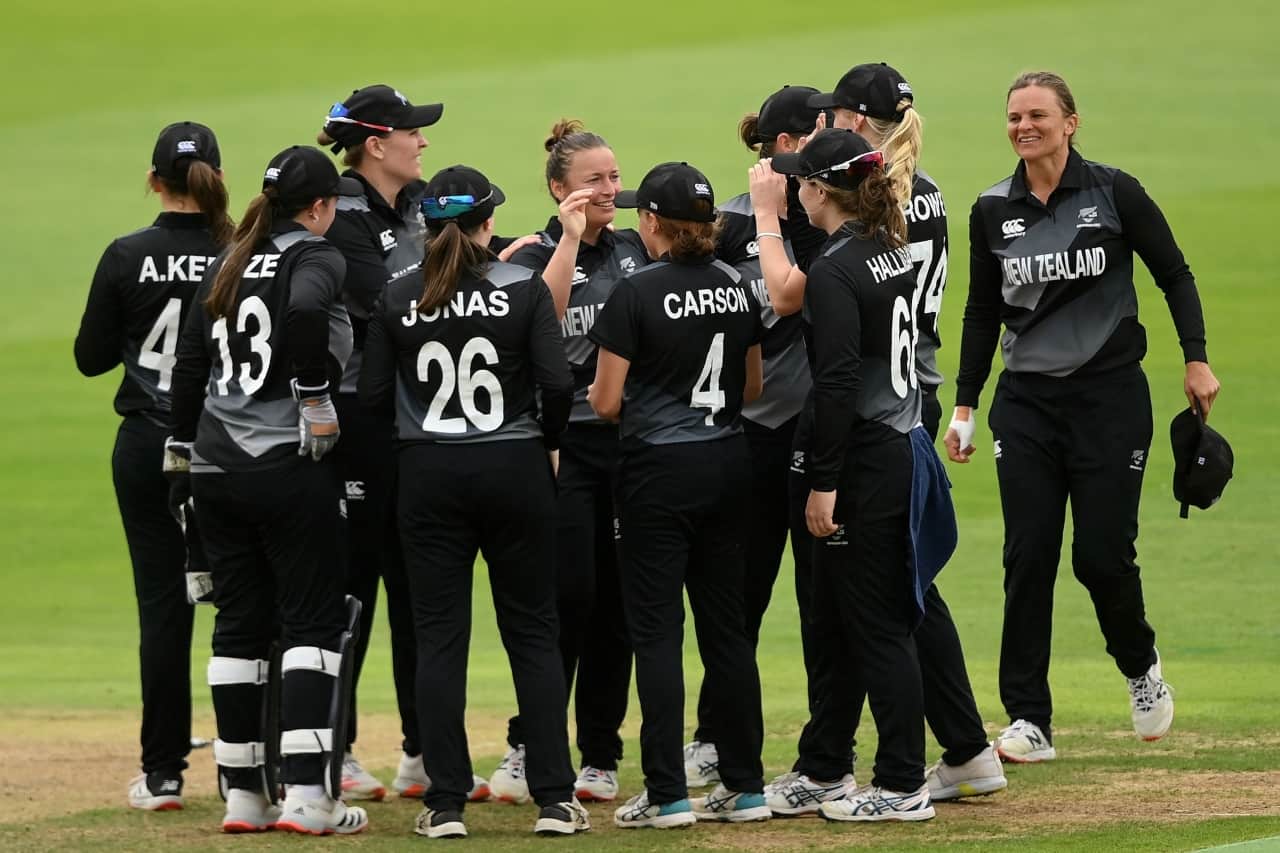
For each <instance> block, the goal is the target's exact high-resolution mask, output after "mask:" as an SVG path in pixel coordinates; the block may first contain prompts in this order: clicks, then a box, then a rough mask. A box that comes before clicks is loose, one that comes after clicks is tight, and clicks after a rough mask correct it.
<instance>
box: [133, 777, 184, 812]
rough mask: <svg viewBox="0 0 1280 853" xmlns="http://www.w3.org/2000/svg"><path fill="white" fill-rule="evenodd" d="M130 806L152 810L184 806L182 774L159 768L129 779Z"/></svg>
mask: <svg viewBox="0 0 1280 853" xmlns="http://www.w3.org/2000/svg"><path fill="white" fill-rule="evenodd" d="M129 807H130V808H134V809H145V810H146V811H152V812H169V811H177V810H178V809H181V808H182V774H181V773H172V772H166V771H163V770H157V771H155V772H153V773H143V774H142V775H141V776H135V777H133V778H132V779H130V780H129Z"/></svg>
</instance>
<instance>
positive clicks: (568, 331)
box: [511, 217, 649, 424]
mask: <svg viewBox="0 0 1280 853" xmlns="http://www.w3.org/2000/svg"><path fill="white" fill-rule="evenodd" d="M563 234H564V229H563V227H562V226H561V225H560V220H559V219H558V218H555V217H553V218H552V219H551V221H550V222H548V223H547V227H546V229H545V230H543V231H540V232H539V233H538V238H539V240H538V242H537V243H535V244H533V245H531V246H524V247H521V248H520V249H519V250H517V251H516V253H515V254H514V255H512V256H511V263H513V264H517V265H519V266H522V267H528V268H529V269H531V270H533V271H534V272H538V273H541V272H542V271H543V270H545V269H546V268H547V264H549V263H550V262H551V256H552V255H554V254H555V251H556V246H557V245H558V244H559V242H560V238H561V237H562V236H563ZM647 263H649V256H648V255H647V254H645V249H644V244H643V243H642V242H640V235H639V234H637V233H636V232H635V231H634V230H632V229H630V228H623V229H619V230H617V231H609V230H608V229H605V230H603V231H601V232H600V237H599V239H598V240H597V241H596V244H595V245H594V246H593V245H590V244H589V243H585V242H583V243H580V244H579V245H578V259H577V265H576V267H575V269H574V272H573V284H572V286H571V288H572V289H571V290H570V291H569V307H568V309H567V310H566V311H565V313H564V318H563V319H561V321H560V329H561V332H562V333H563V335H564V351H565V355H567V356H568V358H569V368H570V369H571V370H572V371H573V410H572V411H571V412H570V414H569V421H570V423H575V424H577V423H590V424H601V423H604V421H602V420H600V418H598V417H596V414H595V412H593V411H591V406H590V405H589V404H588V403H587V386H589V385H590V384H591V382H592V381H593V380H594V379H595V377H596V345H595V344H594V343H592V342H591V340H590V338H589V337H588V334H589V333H590V331H591V327H592V326H593V325H594V324H595V322H596V317H597V316H598V315H599V313H600V309H601V308H603V307H604V304H605V301H606V300H608V298H609V294H611V293H613V288H614V286H615V285H616V284H617V283H618V282H619V281H620V280H621V279H622V278H623V276H625V275H627V274H628V273H632V272H635V271H636V270H638V269H640V268H641V267H643V266H644V265H646V264H647Z"/></svg>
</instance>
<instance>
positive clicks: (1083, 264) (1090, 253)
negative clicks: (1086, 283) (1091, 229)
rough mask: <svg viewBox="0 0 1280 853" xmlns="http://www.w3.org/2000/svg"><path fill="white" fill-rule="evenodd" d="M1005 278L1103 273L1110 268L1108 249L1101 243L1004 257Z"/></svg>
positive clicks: (1018, 281) (1031, 280) (1023, 280)
mask: <svg viewBox="0 0 1280 853" xmlns="http://www.w3.org/2000/svg"><path fill="white" fill-rule="evenodd" d="M1000 263H1001V264H1002V265H1003V266H1004V275H1005V278H1007V279H1008V280H1009V283H1010V284H1012V285H1023V284H1044V283H1045V282H1049V281H1063V280H1067V281H1071V280H1074V279H1077V278H1087V277H1091V276H1097V275H1102V274H1103V273H1104V272H1105V271H1106V269H1107V250H1106V249H1105V248H1103V247H1102V246H1094V247H1093V248H1090V249H1076V250H1075V253H1074V257H1073V255H1072V253H1071V252H1046V253H1045V254H1043V255H1027V256H1026V257H1021V258H1003V259H1001V261H1000Z"/></svg>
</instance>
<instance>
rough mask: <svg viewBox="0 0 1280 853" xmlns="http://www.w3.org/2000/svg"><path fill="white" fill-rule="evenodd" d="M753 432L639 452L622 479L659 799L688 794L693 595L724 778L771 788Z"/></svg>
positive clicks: (627, 577) (651, 769)
mask: <svg viewBox="0 0 1280 853" xmlns="http://www.w3.org/2000/svg"><path fill="white" fill-rule="evenodd" d="M749 464H750V462H749V459H748V450H747V442H746V439H745V438H744V437H742V436H740V435H739V436H732V437H730V438H726V439H721V440H719V441H707V442H690V443H684V444H665V445H654V446H650V447H645V448H643V449H639V450H634V451H627V452H626V453H625V454H624V456H623V460H622V465H621V468H620V473H619V478H618V514H619V522H620V533H621V539H620V541H619V550H618V555H619V560H620V563H621V568H622V595H623V602H624V605H625V609H626V614H627V625H628V628H629V629H630V631H631V641H632V645H633V646H634V648H635V656H636V689H637V692H638V693H639V696H640V711H641V715H642V721H641V725H640V763H641V767H642V769H643V770H644V776H645V788H646V789H647V790H648V792H649V801H650V802H653V803H658V804H665V803H672V802H676V801H677V800H682V799H684V798H685V797H687V796H688V789H687V788H686V785H685V775H684V752H683V745H684V668H683V657H682V651H681V648H682V646H683V642H684V596H683V595H682V592H683V591H685V590H687V591H688V595H689V604H690V607H692V609H693V622H694V629H695V632H696V634H697V638H698V651H699V653H700V654H701V657H702V663H703V667H704V670H705V675H704V676H703V686H704V689H705V690H706V691H707V692H708V698H709V700H710V701H709V708H710V710H711V714H712V716H711V719H710V720H709V721H708V722H709V723H710V724H711V726H712V727H713V728H714V730H715V732H716V738H717V739H716V747H717V750H718V752H719V756H720V779H721V781H722V782H723V783H724V784H725V785H726V786H727V787H728V788H729V789H730V790H733V791H739V792H756V793H758V792H760V791H761V790H763V785H764V780H763V778H762V776H763V772H764V771H763V767H762V765H761V761H760V749H761V746H762V745H763V740H764V723H763V720H762V717H761V710H760V675H759V672H758V671H757V669H756V658H755V649H754V648H753V646H752V643H751V640H750V638H749V637H748V636H747V630H746V620H745V617H744V609H745V608H744V604H743V588H744V583H743V577H744V573H745V568H744V562H743V555H742V544H741V541H742V540H741V537H742V514H743V513H744V512H745V510H746V506H745V499H746V495H747V489H748V488H749V487H750V474H749V471H750V468H749V467H748V466H749Z"/></svg>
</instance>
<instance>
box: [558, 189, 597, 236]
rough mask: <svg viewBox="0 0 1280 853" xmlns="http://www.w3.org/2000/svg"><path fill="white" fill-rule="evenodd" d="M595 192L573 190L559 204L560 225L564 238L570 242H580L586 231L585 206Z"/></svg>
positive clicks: (589, 202)
mask: <svg viewBox="0 0 1280 853" xmlns="http://www.w3.org/2000/svg"><path fill="white" fill-rule="evenodd" d="M595 192H596V191H595V190H593V189H585V190H574V191H573V192H571V193H569V194H568V195H567V196H565V198H564V201H562V202H560V225H561V227H563V228H564V236H566V237H568V238H570V239H571V240H581V239H582V233H583V232H584V231H586V230H587V205H588V204H591V197H592V196H593V195H595Z"/></svg>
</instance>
